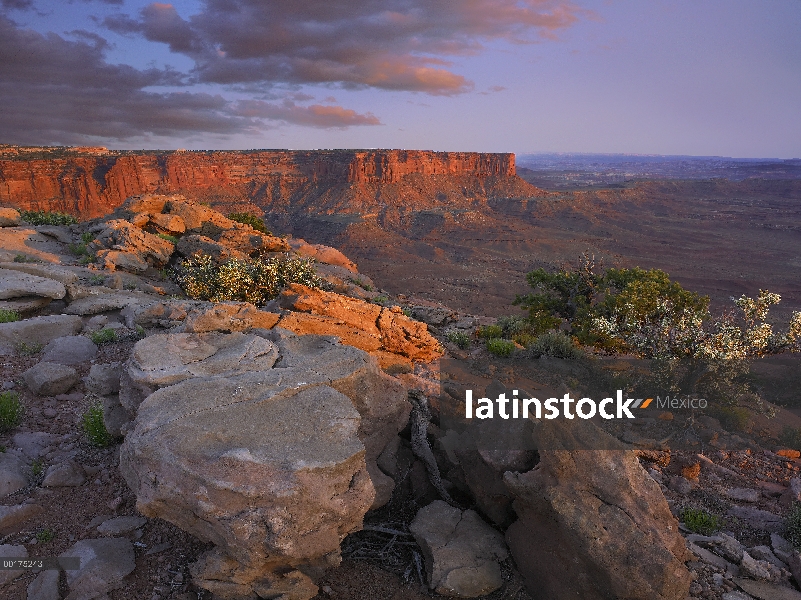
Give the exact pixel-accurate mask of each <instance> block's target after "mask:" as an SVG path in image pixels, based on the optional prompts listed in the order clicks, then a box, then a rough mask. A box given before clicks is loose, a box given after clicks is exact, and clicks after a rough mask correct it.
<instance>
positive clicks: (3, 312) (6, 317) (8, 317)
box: [0, 308, 19, 323]
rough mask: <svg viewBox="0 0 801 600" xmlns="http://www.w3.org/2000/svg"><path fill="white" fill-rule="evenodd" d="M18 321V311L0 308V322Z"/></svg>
mask: <svg viewBox="0 0 801 600" xmlns="http://www.w3.org/2000/svg"><path fill="white" fill-rule="evenodd" d="M14 321H19V313H18V312H17V311H16V310H9V309H7V308H0V323H13V322H14Z"/></svg>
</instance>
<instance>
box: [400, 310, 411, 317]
mask: <svg viewBox="0 0 801 600" xmlns="http://www.w3.org/2000/svg"><path fill="white" fill-rule="evenodd" d="M401 310H402V311H403V314H404V315H406V316H407V317H409V318H410V319H411V318H412V311H411V309H409V308H406V307H404V308H402V309H401Z"/></svg>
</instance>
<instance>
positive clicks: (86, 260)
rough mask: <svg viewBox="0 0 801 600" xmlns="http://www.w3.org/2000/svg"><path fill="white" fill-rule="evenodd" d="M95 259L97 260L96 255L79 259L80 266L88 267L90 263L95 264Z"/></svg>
mask: <svg viewBox="0 0 801 600" xmlns="http://www.w3.org/2000/svg"><path fill="white" fill-rule="evenodd" d="M95 258H96V256H95V255H94V254H87V255H85V256H82V257H81V258H79V259H78V264H79V265H88V264H89V263H93V262H95Z"/></svg>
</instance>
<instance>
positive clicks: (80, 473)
mask: <svg viewBox="0 0 801 600" xmlns="http://www.w3.org/2000/svg"><path fill="white" fill-rule="evenodd" d="M84 483H86V473H85V472H84V470H83V467H82V466H81V465H79V464H78V463H77V462H75V461H74V460H67V461H65V462H63V463H59V464H57V465H50V467H48V469H47V472H46V473H45V478H44V481H43V482H42V486H43V487H78V486H79V485H83V484H84Z"/></svg>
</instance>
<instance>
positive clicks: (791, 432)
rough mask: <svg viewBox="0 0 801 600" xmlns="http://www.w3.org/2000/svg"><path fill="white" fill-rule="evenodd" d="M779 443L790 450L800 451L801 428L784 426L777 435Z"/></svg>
mask: <svg viewBox="0 0 801 600" xmlns="http://www.w3.org/2000/svg"><path fill="white" fill-rule="evenodd" d="M779 443H780V444H781V445H782V446H786V447H787V448H790V449H792V450H801V427H790V426H789V425H788V426H786V427H785V428H784V429H783V430H782V432H781V435H779Z"/></svg>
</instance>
